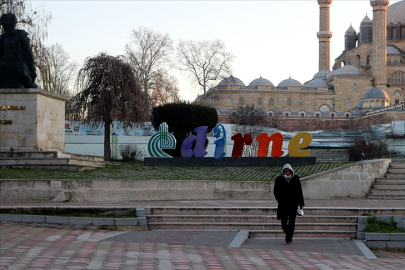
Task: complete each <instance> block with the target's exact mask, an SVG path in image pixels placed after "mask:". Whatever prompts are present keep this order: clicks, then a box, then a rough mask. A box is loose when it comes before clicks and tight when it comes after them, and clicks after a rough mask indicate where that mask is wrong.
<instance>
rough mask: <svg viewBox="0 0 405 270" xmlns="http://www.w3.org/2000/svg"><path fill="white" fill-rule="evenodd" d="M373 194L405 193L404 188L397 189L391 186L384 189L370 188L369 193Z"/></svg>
mask: <svg viewBox="0 0 405 270" xmlns="http://www.w3.org/2000/svg"><path fill="white" fill-rule="evenodd" d="M371 194H375V195H405V188H403V187H402V188H398V189H393V188H386V189H382V188H379V189H375V188H371V189H370V195H371Z"/></svg>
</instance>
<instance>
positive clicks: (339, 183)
mask: <svg viewBox="0 0 405 270" xmlns="http://www.w3.org/2000/svg"><path fill="white" fill-rule="evenodd" d="M390 162H391V159H377V160H370V161H361V162H357V163H355V164H352V165H347V166H343V167H340V168H336V169H333V170H329V171H327V172H322V173H318V174H314V175H311V176H308V177H305V178H303V179H302V188H303V190H304V191H305V197H306V198H310V199H328V198H329V199H332V198H366V196H367V195H368V194H369V191H370V188H371V186H372V185H373V183H374V181H375V178H378V177H383V175H384V174H385V173H386V172H387V169H388V166H389V164H390Z"/></svg>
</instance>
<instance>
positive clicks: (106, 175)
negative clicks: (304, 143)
mask: <svg viewBox="0 0 405 270" xmlns="http://www.w3.org/2000/svg"><path fill="white" fill-rule="evenodd" d="M347 164H349V163H321V164H316V165H300V166H293V169H294V171H295V174H297V175H299V176H300V177H301V178H302V177H305V176H309V175H312V174H316V173H319V172H323V171H327V170H330V169H334V168H338V167H341V166H344V165H347ZM281 169H282V166H274V165H266V166H183V167H176V166H150V167H149V166H148V167H145V166H144V165H143V162H140V161H135V162H122V163H121V165H118V166H117V165H107V166H106V167H105V168H99V169H95V170H86V171H63V170H32V169H0V179H3V180H5V179H27V180H64V179H99V180H109V179H111V180H217V181H218V180H223V181H273V180H274V179H275V178H276V177H277V176H278V175H280V172H281Z"/></svg>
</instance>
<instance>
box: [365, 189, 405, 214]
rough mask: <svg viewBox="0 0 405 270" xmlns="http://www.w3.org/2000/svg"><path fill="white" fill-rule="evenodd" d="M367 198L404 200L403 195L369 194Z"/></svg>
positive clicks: (404, 196)
mask: <svg viewBox="0 0 405 270" xmlns="http://www.w3.org/2000/svg"><path fill="white" fill-rule="evenodd" d="M367 199H372V200H405V195H379V194H370V195H368V196H367ZM404 204H405V203H404ZM401 215H402V214H401Z"/></svg>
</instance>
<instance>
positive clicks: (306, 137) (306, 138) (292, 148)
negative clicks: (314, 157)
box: [288, 132, 312, 157]
mask: <svg viewBox="0 0 405 270" xmlns="http://www.w3.org/2000/svg"><path fill="white" fill-rule="evenodd" d="M301 139H302V143H300V141H301ZM311 142H312V134H311V133H309V132H300V133H298V134H297V135H295V136H294V137H293V138H292V139H291V141H290V144H289V145H288V154H289V155H290V156H292V157H307V156H309V154H311V150H309V149H307V150H304V151H301V150H300V149H303V148H307V147H308V146H309V145H310V144H311Z"/></svg>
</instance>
